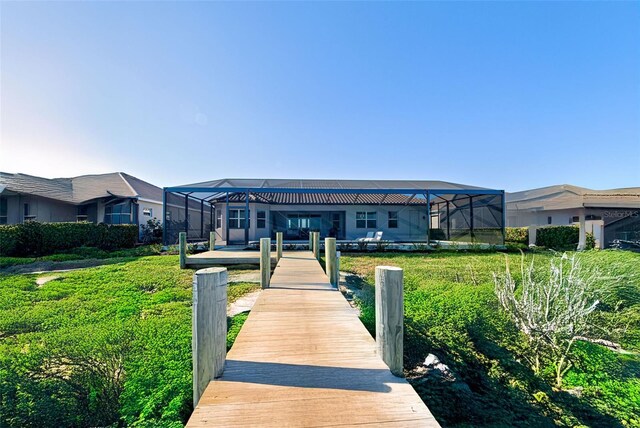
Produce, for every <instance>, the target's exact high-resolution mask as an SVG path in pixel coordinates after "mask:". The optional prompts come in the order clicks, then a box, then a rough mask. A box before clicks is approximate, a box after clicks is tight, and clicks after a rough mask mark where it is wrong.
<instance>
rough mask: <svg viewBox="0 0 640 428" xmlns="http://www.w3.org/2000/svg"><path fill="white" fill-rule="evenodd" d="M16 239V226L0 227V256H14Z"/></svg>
mask: <svg viewBox="0 0 640 428" xmlns="http://www.w3.org/2000/svg"><path fill="white" fill-rule="evenodd" d="M18 238H19V229H18V226H17V225H13V224H12V225H2V226H0V255H3V256H5V255H9V254H15V251H16V248H17V246H18Z"/></svg>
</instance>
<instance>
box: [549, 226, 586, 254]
mask: <svg viewBox="0 0 640 428" xmlns="http://www.w3.org/2000/svg"><path fill="white" fill-rule="evenodd" d="M579 239H580V228H579V227H578V226H545V227H541V228H539V229H538V230H537V232H536V245H537V246H539V247H545V248H550V249H552V250H557V251H570V250H575V249H576V248H577V247H578V241H579ZM595 243H596V241H595V238H594V236H593V235H592V234H591V233H587V239H586V243H585V244H586V248H588V249H591V248H594V247H595Z"/></svg>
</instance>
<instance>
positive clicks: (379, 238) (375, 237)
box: [370, 230, 382, 242]
mask: <svg viewBox="0 0 640 428" xmlns="http://www.w3.org/2000/svg"><path fill="white" fill-rule="evenodd" d="M380 240H382V231H381V230H379V231H377V232H376V234H375V235H374V236H373V238H371V239H370V241H376V242H377V241H380Z"/></svg>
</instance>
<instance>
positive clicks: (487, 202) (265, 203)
mask: <svg viewBox="0 0 640 428" xmlns="http://www.w3.org/2000/svg"><path fill="white" fill-rule="evenodd" d="M164 191H165V201H170V200H172V201H174V202H173V206H172V207H171V206H167V209H166V212H167V213H168V214H170V215H171V217H172V218H173V219H175V218H176V217H179V218H180V219H184V214H183V213H184V211H185V209H184V208H176V207H175V206H176V205H181V206H182V207H186V206H187V205H186V204H187V203H188V204H193V203H195V204H198V203H200V206H201V211H200V218H199V219H198V218H197V216H196V217H193V216H192V215H190V216H189V218H188V219H187V221H186V223H185V222H175V221H166V222H165V225H164V226H165V227H164V241H165V243H166V244H169V243H174V242H175V241H176V240H177V236H178V233H179V232H182V231H186V232H187V237H188V239H190V240H198V239H205V238H206V237H208V233H209V231H214V232H215V235H216V241H217V242H220V243H221V244H227V245H232V244H243V245H246V244H249V243H250V242H252V241H257V240H259V239H260V238H263V237H271V238H275V234H276V232H282V233H283V235H284V239H285V241H305V240H307V239H308V236H309V232H311V231H318V232H320V236H321V237H322V238H324V237H327V236H333V237H336V238H337V239H339V240H355V239H358V238H362V237H364V236H366V235H367V234H368V233H370V232H378V231H379V232H383V239H384V240H388V241H395V242H406V243H415V242H425V243H426V242H429V241H430V240H431V241H434V240H449V241H463V242H486V243H490V244H502V243H503V242H504V227H503V226H504V206H503V202H504V200H503V199H504V196H503V195H504V191H502V190H494V189H486V188H481V187H475V186H467V185H462V184H456V183H448V182H443V181H412V180H293V179H220V180H213V181H208V182H203V183H195V184H188V185H183V186H174V187H167V188H165V189H164ZM177 198H182V201H183V202H182V204H177V203H176V202H175V201H176V199H177ZM167 220H170V219H169V218H167Z"/></svg>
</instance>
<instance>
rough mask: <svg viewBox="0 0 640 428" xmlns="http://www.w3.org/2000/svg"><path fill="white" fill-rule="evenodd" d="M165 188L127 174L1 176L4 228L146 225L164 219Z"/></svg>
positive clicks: (0, 220) (0, 213)
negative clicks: (38, 224) (24, 225)
mask: <svg viewBox="0 0 640 428" xmlns="http://www.w3.org/2000/svg"><path fill="white" fill-rule="evenodd" d="M162 195H163V194H162V189H161V188H159V187H157V186H154V185H153V184H150V183H147V182H146V181H143V180H140V179H139V178H136V177H133V176H131V175H129V174H125V173H123V172H113V173H109V174H95V175H81V176H78V177H72V178H53V179H49V178H42V177H35V176H32V175H27V174H10V173H5V172H0V224H16V223H22V222H25V221H39V222H75V221H89V222H93V223H102V222H104V223H107V224H145V223H146V222H147V220H149V219H152V218H158V219H162V217H163V214H162V213H163V207H162Z"/></svg>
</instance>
